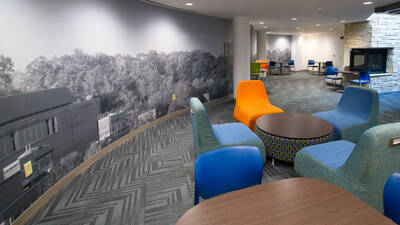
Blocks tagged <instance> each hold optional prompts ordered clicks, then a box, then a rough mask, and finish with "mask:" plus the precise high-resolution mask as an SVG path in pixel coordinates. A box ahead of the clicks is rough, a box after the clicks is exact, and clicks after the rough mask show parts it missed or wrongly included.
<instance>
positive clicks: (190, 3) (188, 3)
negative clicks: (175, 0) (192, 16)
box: [185, 2, 193, 6]
mask: <svg viewBox="0 0 400 225" xmlns="http://www.w3.org/2000/svg"><path fill="white" fill-rule="evenodd" d="M185 5H186V6H192V5H193V3H192V2H186V3H185Z"/></svg>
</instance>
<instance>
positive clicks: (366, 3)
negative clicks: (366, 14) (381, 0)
mask: <svg viewBox="0 0 400 225" xmlns="http://www.w3.org/2000/svg"><path fill="white" fill-rule="evenodd" d="M372 3H373V2H364V3H363V4H364V5H371V4H372Z"/></svg>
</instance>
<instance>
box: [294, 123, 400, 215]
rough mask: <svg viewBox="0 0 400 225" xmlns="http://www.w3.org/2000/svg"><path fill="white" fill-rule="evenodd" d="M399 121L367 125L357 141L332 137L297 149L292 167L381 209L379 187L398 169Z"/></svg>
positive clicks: (380, 191) (399, 153)
mask: <svg viewBox="0 0 400 225" xmlns="http://www.w3.org/2000/svg"><path fill="white" fill-rule="evenodd" d="M399 137H400V123H392V124H385V125H380V126H376V127H373V128H370V129H369V130H367V131H366V132H365V133H363V134H362V135H361V137H360V140H359V141H358V143H357V144H354V143H352V142H349V141H343V140H341V141H334V142H329V143H325V144H320V145H313V146H310V147H306V148H303V149H302V150H300V151H299V152H298V153H297V154H296V157H295V160H294V169H295V171H296V172H297V173H298V174H299V175H300V176H303V177H310V178H317V179H321V180H324V181H327V182H330V183H333V184H335V185H337V186H339V187H341V188H343V189H345V190H347V191H348V192H350V193H351V194H353V195H355V196H357V197H358V198H359V199H361V200H363V201H364V202H366V203H368V204H369V205H370V206H372V207H374V208H375V209H377V210H378V211H380V212H383V200H382V196H383V188H384V185H385V183H386V181H387V180H388V178H389V177H390V176H391V175H392V174H393V173H394V172H397V171H400V145H395V146H392V144H391V143H392V140H393V139H394V138H397V139H398V138H399Z"/></svg>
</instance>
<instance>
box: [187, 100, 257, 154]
mask: <svg viewBox="0 0 400 225" xmlns="http://www.w3.org/2000/svg"><path fill="white" fill-rule="evenodd" d="M190 107H191V112H190V117H191V119H192V129H193V141H194V150H195V154H196V157H199V156H200V155H202V154H204V153H206V152H209V151H212V150H215V149H217V148H221V147H227V146H237V145H240V146H255V147H257V148H258V149H259V151H260V153H261V155H262V159H263V162H265V146H264V143H263V142H262V141H261V140H260V138H258V137H257V135H256V134H255V133H253V131H251V130H250V129H249V128H248V127H246V125H244V124H242V123H226V124H218V125H211V123H210V121H209V120H208V115H207V112H206V109H205V108H204V105H203V104H202V103H201V102H200V100H199V99H198V98H191V99H190Z"/></svg>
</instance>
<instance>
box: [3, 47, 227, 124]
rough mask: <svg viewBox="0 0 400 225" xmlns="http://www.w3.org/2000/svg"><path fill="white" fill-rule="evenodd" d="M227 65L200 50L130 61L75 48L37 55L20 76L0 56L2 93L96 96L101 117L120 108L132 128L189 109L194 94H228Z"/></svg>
mask: <svg viewBox="0 0 400 225" xmlns="http://www.w3.org/2000/svg"><path fill="white" fill-rule="evenodd" d="M227 63H228V60H226V58H224V57H223V56H219V57H215V56H213V55H212V54H211V53H209V52H204V51H201V50H194V51H190V52H189V51H180V52H172V53H169V54H164V53H159V52H156V51H150V52H148V53H141V54H138V55H137V56H136V57H134V56H131V55H115V56H110V55H106V54H103V53H98V54H96V55H90V54H87V53H85V52H84V51H82V50H79V49H76V50H74V53H73V54H71V55H63V56H55V57H53V58H46V57H44V56H40V57H38V58H36V59H35V60H33V61H32V62H31V63H30V64H29V65H27V66H26V68H25V71H24V72H15V71H14V69H13V63H12V60H11V59H10V58H9V57H6V56H3V55H0V73H1V74H0V95H3V96H4V95H8V94H14V93H18V92H31V91H37V90H42V89H47V88H56V87H68V88H69V89H70V90H71V92H72V93H73V94H74V95H75V96H76V97H77V99H78V101H83V100H85V99H86V98H92V97H99V98H100V102H101V103H100V107H101V112H102V113H105V112H108V111H111V110H113V109H115V108H119V107H124V108H125V109H127V110H128V120H129V126H130V128H131V129H134V128H137V127H138V126H140V125H141V124H142V123H145V122H148V120H151V119H154V118H153V116H143V115H147V114H150V115H152V114H154V112H155V114H156V117H160V116H163V115H165V114H167V113H171V112H174V111H176V110H178V109H181V108H183V107H187V106H188V103H189V99H190V97H192V96H198V97H202V96H203V94H206V93H209V96H210V99H214V98H218V97H222V96H226V95H228V88H229V87H228V83H231V82H229V81H228V80H230V79H232V78H230V77H229V76H228V74H231V71H230V70H231V69H230V68H231V67H230V66H229V65H228V64H227ZM229 89H231V88H229ZM173 95H175V98H174V100H173ZM140 115H142V116H140ZM139 118H140V119H139ZM143 118H148V119H143Z"/></svg>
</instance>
